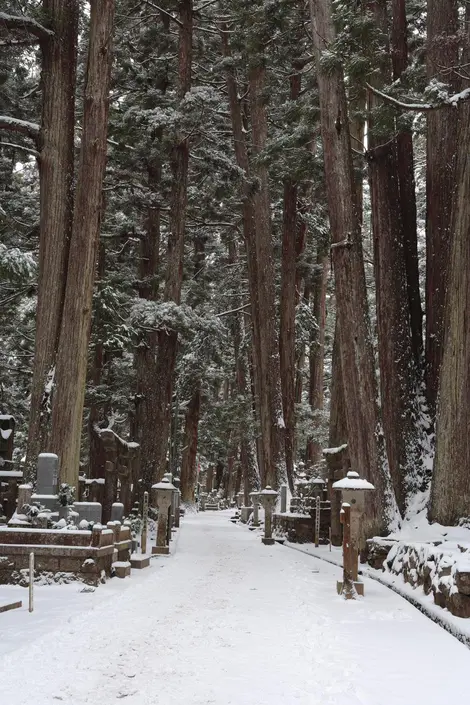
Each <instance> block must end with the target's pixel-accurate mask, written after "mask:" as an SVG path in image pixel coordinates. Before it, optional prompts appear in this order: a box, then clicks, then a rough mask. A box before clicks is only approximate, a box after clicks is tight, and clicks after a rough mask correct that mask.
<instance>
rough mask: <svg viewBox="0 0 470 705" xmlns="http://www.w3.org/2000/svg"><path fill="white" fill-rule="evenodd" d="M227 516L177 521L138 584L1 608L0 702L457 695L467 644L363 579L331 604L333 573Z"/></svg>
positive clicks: (312, 704)
mask: <svg viewBox="0 0 470 705" xmlns="http://www.w3.org/2000/svg"><path fill="white" fill-rule="evenodd" d="M229 515H230V512H229V513H227V512H220V513H216V512H213V513H212V512H207V513H205V514H198V515H193V516H188V517H187V518H186V519H185V521H184V524H183V526H182V529H181V534H180V536H179V537H178V539H177V546H176V550H175V554H174V555H173V556H170V557H169V558H158V559H155V560H154V561H153V567H152V568H151V569H150V570H148V571H144V572H143V573H142V574H139V575H138V576H137V577H136V578H134V577H133V578H132V579H131V580H126V581H117V580H114V581H111V583H110V584H109V585H108V586H105V587H104V588H100V589H99V590H97V591H96V592H95V593H93V594H82V593H79V592H78V590H79V588H78V587H77V586H76V585H75V586H66V587H64V588H60V587H59V588H55V587H52V588H51V587H50V588H41V589H38V590H37V611H36V612H35V613H34V614H33V615H29V614H28V613H27V612H25V611H16V612H11V613H5V614H0V634H1V638H0V645H1V648H2V649H3V654H2V655H1V658H0V693H1V702H2V703H3V702H5V703H12V702H17V701H21V702H28V701H31V702H34V703H35V705H54V704H57V703H58V702H64V703H67V704H68V703H71V704H72V703H73V705H84V704H85V703H86V704H91V703H93V705H95V703H99V705H110V704H111V703H115V702H116V701H118V700H121V699H124V700H125V702H126V704H128V705H186V704H188V705H202V704H204V705H294V704H295V705H412V704H413V703H426V705H446V704H447V703H449V702H454V701H457V699H458V698H459V699H460V698H461V697H462V696H463V695H464V693H465V692H467V682H468V676H467V673H468V669H469V667H470V651H469V650H468V649H467V648H466V647H465V646H463V645H462V644H460V643H459V642H458V641H457V640H455V639H454V638H453V637H452V636H450V635H449V634H447V633H446V632H444V631H443V630H442V629H441V628H440V627H438V626H436V625H435V624H433V623H432V622H431V621H429V620H428V619H427V618H426V617H424V616H423V615H422V614H421V613H420V612H418V611H417V610H416V609H415V608H414V607H412V606H411V605H410V604H408V603H407V602H405V601H404V600H403V599H402V598H400V597H399V596H397V595H396V594H394V593H392V592H390V591H389V590H387V589H386V588H385V587H383V586H382V585H379V584H378V583H376V582H374V581H371V580H366V597H365V598H364V599H363V600H358V601H357V602H352V601H349V602H346V601H343V600H342V599H341V598H339V597H338V596H337V595H336V592H335V587H336V585H335V583H336V579H337V577H338V576H339V570H338V568H336V567H335V566H333V565H329V564H327V563H325V562H322V561H319V560H317V559H314V558H312V557H311V556H307V555H304V554H302V553H300V552H298V551H293V550H290V549H289V548H286V547H281V546H279V545H276V546H273V547H266V546H263V545H262V544H261V542H260V540H259V537H258V536H257V535H255V534H253V533H250V532H249V531H248V530H247V529H246V527H242V526H235V525H233V524H231V523H230V522H229V521H228V517H229ZM317 571H318V572H317ZM134 575H135V574H134ZM8 590H9V591H11V590H15V589H14V588H13V589H12V588H8ZM17 591H18V589H16V594H17ZM2 592H3V591H2V589H1V588H0V596H1V595H2ZM21 594H22V595H23V599H25V601H26V597H27V595H26V591H24V592H23V593H21ZM53 595H58V596H60V597H59V598H58V600H57V603H53V602H52V599H53V597H52V596H53ZM66 595H67V597H65V596H66ZM54 599H55V598H54ZM54 604H55V614H51V610H52V609H53V608H54ZM41 615H42V616H41ZM5 652H6V653H5Z"/></svg>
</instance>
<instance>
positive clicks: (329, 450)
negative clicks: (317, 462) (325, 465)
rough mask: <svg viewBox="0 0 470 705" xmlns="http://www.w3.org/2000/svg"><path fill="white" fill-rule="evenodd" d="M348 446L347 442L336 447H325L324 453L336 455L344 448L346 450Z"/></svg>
mask: <svg viewBox="0 0 470 705" xmlns="http://www.w3.org/2000/svg"><path fill="white" fill-rule="evenodd" d="M347 447H348V444H347V443H343V445H342V446H337V447H336V448H323V450H322V453H323V455H336V454H337V453H341V452H342V451H343V450H346V448H347Z"/></svg>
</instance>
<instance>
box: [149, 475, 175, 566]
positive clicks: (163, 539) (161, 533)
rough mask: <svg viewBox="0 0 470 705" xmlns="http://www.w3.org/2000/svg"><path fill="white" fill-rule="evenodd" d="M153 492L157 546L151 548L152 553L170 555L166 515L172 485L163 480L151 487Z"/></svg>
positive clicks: (171, 493) (165, 479)
mask: <svg viewBox="0 0 470 705" xmlns="http://www.w3.org/2000/svg"><path fill="white" fill-rule="evenodd" d="M152 490H154V491H155V495H156V497H155V501H156V504H157V508H158V525H157V545H156V546H153V548H152V553H154V554H158V555H162V556H167V555H168V554H169V553H170V548H169V544H168V514H169V510H170V508H171V501H172V497H173V493H174V490H175V487H174V485H173V484H172V483H171V482H169V481H168V478H164V479H163V480H162V481H161V482H157V484H156V485H153V486H152Z"/></svg>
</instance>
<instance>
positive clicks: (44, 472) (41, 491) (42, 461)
mask: <svg viewBox="0 0 470 705" xmlns="http://www.w3.org/2000/svg"><path fill="white" fill-rule="evenodd" d="M58 478H59V458H58V456H57V455H55V453H41V454H40V455H39V457H38V465H37V475H36V492H35V493H34V494H33V495H32V497H31V501H32V502H39V503H40V504H42V505H43V506H44V507H46V509H51V510H55V509H58V499H59V498H58V494H57V482H58Z"/></svg>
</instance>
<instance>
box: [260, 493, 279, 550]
mask: <svg viewBox="0 0 470 705" xmlns="http://www.w3.org/2000/svg"><path fill="white" fill-rule="evenodd" d="M276 500H277V492H276V490H273V489H272V487H270V486H269V485H268V486H267V487H266V488H265V489H264V490H263V491H262V492H260V501H261V504H262V505H263V509H264V537H263V538H262V539H261V541H262V542H263V543H264V544H265V545H266V546H272V545H273V544H274V543H275V541H274V539H273V511H274V507H275V506H276Z"/></svg>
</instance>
